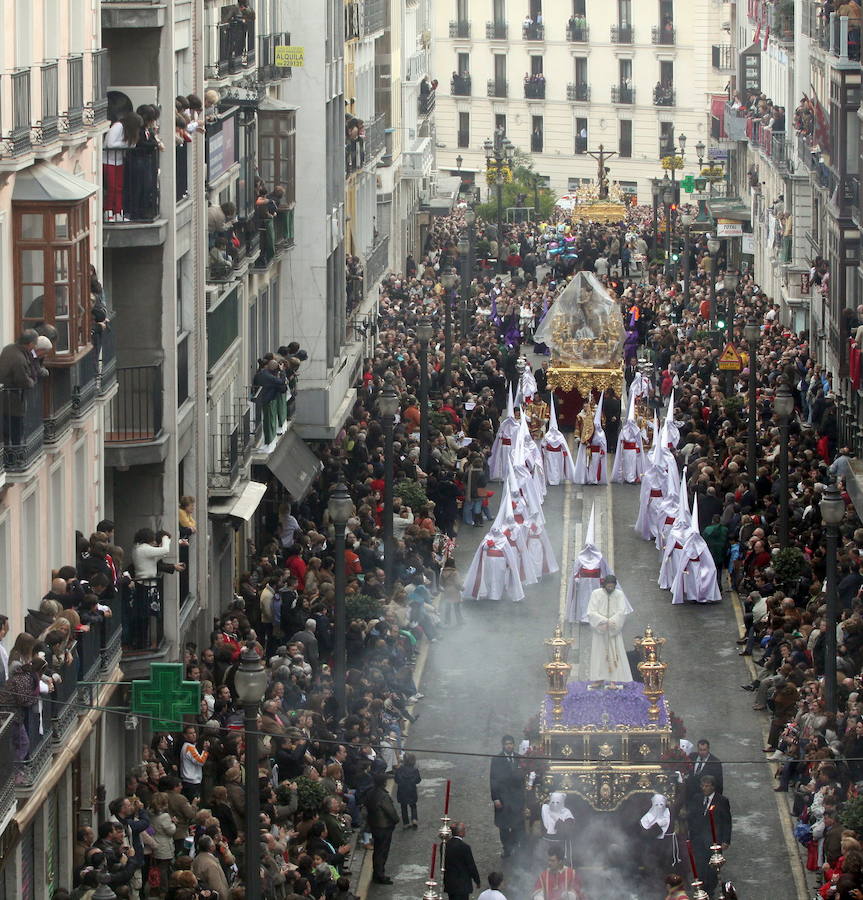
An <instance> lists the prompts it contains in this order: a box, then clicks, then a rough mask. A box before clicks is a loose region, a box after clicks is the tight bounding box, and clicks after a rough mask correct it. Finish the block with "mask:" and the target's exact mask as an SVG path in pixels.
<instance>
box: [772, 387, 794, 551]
mask: <svg viewBox="0 0 863 900" xmlns="http://www.w3.org/2000/svg"><path fill="white" fill-rule="evenodd" d="M773 410H774V412H775V413H776V418H777V419H779V544H780V546H782V547H787V546H788V425H789V423H790V421H791V416H792V414H793V413H794V395H793V394H792V393H791V388H790V387H788V384H787V382H786V381H784V380H783V381H782V382H781V383H780V384H779V386H778V387H777V388H776V397H775V399H774V400H773Z"/></svg>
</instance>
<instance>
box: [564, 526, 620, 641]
mask: <svg viewBox="0 0 863 900" xmlns="http://www.w3.org/2000/svg"><path fill="white" fill-rule="evenodd" d="M608 572H609V568H608V563H607V562H606V561H605V557H604V556H603V555H602V551H601V550H600V549H599V548H598V547H596V546H594V545H593V544H585V545H584V547H582V549H581V552H580V553H579V554H578V556H577V557H576V558H575V562H574V563H573V566H572V572H571V573H570V576H569V584H568V585H567V590H566V610H565V612H564V618H565V619H566V621H567V622H569V623H571V624H575V623H576V622H586V621H587V604H588V601H589V600H590V595H591V593H593V591H595V590H596V589H597V588H598V587H599V585H600V580H601V579H602V577H603V576H605V575H607V574H608Z"/></svg>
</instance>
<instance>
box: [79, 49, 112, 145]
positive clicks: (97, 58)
mask: <svg viewBox="0 0 863 900" xmlns="http://www.w3.org/2000/svg"><path fill="white" fill-rule="evenodd" d="M90 66H91V80H92V92H91V93H92V96H93V99H92V100H89V101H88V102H87V103H86V104H85V106H84V124H85V125H88V126H89V127H91V128H93V127H97V126H99V125H101V124H103V123H104V122H107V121H108V51H107V49H106V48H104V47H102V48H101V49H99V50H93V51H92V53H91V54H90Z"/></svg>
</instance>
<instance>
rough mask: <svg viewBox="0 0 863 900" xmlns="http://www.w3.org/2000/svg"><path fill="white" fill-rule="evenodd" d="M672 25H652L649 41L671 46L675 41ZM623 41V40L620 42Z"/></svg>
mask: <svg viewBox="0 0 863 900" xmlns="http://www.w3.org/2000/svg"><path fill="white" fill-rule="evenodd" d="M674 36H675V31H674V26H673V25H672V26H666V25H654V26H653V28H651V29H650V42H651V43H652V44H662V45H665V46H667V47H673V46H674V44H675V43H676V41H675V39H674ZM621 43H623V42H621Z"/></svg>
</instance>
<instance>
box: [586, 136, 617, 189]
mask: <svg viewBox="0 0 863 900" xmlns="http://www.w3.org/2000/svg"><path fill="white" fill-rule="evenodd" d="M587 155H588V156H592V157H593V158H594V159H595V160H596V161H597V166H596V186H597V188H598V189H599V191H598V192H599V199H600V200H607V199H608V172H609V170H608V167H607V166H606V165H605V164H606V162H607V161H608V160H610V159H611V157H612V156H617V151H616V150H606V149H605V147H604V146H603V145H602V144H600V145H599V150H588V151H587Z"/></svg>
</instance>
